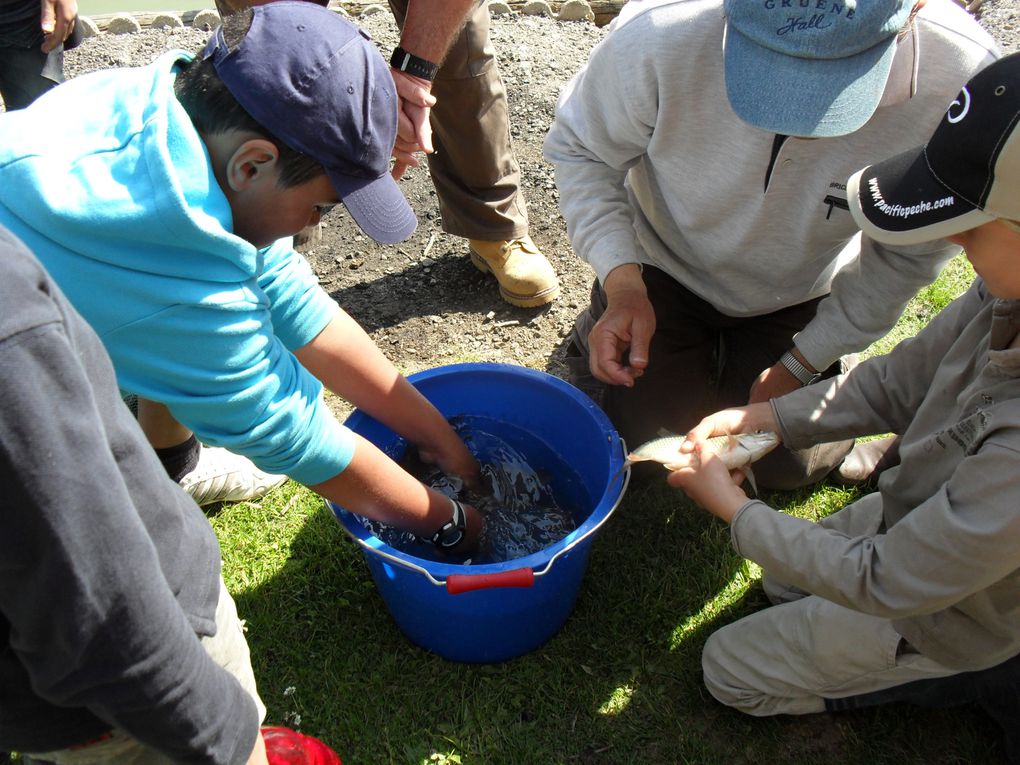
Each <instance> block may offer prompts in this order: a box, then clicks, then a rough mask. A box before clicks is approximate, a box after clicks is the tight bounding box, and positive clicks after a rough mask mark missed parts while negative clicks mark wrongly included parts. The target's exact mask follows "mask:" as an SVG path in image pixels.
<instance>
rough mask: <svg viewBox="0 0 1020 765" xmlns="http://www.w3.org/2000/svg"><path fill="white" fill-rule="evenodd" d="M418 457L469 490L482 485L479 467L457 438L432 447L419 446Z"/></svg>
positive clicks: (465, 446) (464, 445)
mask: <svg viewBox="0 0 1020 765" xmlns="http://www.w3.org/2000/svg"><path fill="white" fill-rule="evenodd" d="M450 432H451V433H453V431H452V430H451V431H450ZM418 457H419V458H420V459H421V461H422V462H424V463H425V464H426V465H435V466H436V467H438V468H439V469H440V470H442V471H443V472H444V473H446V474H447V475H453V476H457V477H458V478H460V479H461V480H462V481H464V485H465V486H466V487H467V488H469V489H478V488H479V487H480V486H481V485H482V468H481V465H479V464H478V460H476V459H475V456H474V455H473V454H472V453H471V452H470V451H469V450H468V448H467V445H466V444H465V443H464V442H463V441H462V440H461V439H460V438H459V437H457V436H455V437H454V438H452V439H449V440H447V441H444V442H442V443H437V444H434V445H425V444H419V445H418Z"/></svg>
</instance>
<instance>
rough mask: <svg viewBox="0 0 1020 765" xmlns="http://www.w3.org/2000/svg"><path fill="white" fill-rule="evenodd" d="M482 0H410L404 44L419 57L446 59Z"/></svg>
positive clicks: (405, 47) (404, 31) (436, 61)
mask: <svg viewBox="0 0 1020 765" xmlns="http://www.w3.org/2000/svg"><path fill="white" fill-rule="evenodd" d="M477 3H478V0H410V2H409V3H408V4H407V17H406V18H405V20H404V27H403V29H402V30H401V33H400V47H401V48H403V49H404V50H406V51H407V52H408V53H412V54H414V55H415V56H418V58H423V59H425V60H426V61H431V62H432V63H434V64H440V63H442V61H443V59H444V58H445V57H446V53H447V51H448V50H449V49H450V45H451V43H452V42H453V38H454V37H456V36H457V33H458V32H459V31H460V29H461V27H462V26H464V22H465V21H466V20H467V17H468V14H469V13H470V12H471V10H472V9H473V8H474V7H475V5H477Z"/></svg>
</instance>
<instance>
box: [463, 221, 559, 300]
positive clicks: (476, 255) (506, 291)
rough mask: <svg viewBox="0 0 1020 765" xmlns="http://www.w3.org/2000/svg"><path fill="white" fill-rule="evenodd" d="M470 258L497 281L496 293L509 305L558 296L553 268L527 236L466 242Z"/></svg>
mask: <svg viewBox="0 0 1020 765" xmlns="http://www.w3.org/2000/svg"><path fill="white" fill-rule="evenodd" d="M468 245H469V253H470V256H471V262H472V263H474V264H475V267H476V268H477V269H478V270H479V271H481V272H482V273H491V274H492V275H493V276H495V277H496V281H498V282H499V294H500V295H501V296H502V297H503V299H504V300H505V301H506V302H508V303H509V304H510V305H515V306H517V307H518V308H535V307H537V306H540V305H545V304H546V303H551V302H552V301H554V300H555V299H556V298H558V297H559V296H560V283H559V280H558V279H557V278H556V271H555V270H553V267H552V264H550V263H549V261H548V260H546V257H545V255H543V254H542V251H541V250H539V249H538V246H537V245H536V244H535V243H534V242H533V241H531V237H530V236H522V237H520V238H518V239H511V240H510V241H508V242H483V241H481V240H479V239H471V240H469V242H468Z"/></svg>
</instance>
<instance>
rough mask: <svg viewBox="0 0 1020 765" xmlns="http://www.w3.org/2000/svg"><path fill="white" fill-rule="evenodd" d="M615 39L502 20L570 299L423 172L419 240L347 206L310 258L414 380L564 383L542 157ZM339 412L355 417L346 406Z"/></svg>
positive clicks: (540, 197)
mask: <svg viewBox="0 0 1020 765" xmlns="http://www.w3.org/2000/svg"><path fill="white" fill-rule="evenodd" d="M975 15H976V16H977V17H978V18H979V20H980V21H981V23H982V24H983V25H985V27H986V28H988V29H989V30H990V31H991V32H992V34H993V35H994V36H995V37H996V39H997V40H998V41H999V42H1000V44H1001V45H1002V47H1003V50H1004V51H1006V52H1012V51H1015V50H1017V49H1018V47H1020V0H986V2H984V3H983V4H981V6H980V8H979V10H978V11H977V13H976V14H975ZM357 21H358V23H359V24H361V25H362V26H363V27H364V28H365V29H366V30H367V31H368V32H369V33H370V34H371V35H372V37H373V38H374V39H375V40H376V41H377V42H378V44H379V45H380V48H381V49H382V50H383V51H384V52H386V53H388V52H389V51H390V50H392V48H393V46H394V45H395V44H396V41H397V30H396V28H395V25H394V23H393V19H392V16H390V14H389V13H386V12H380V13H375V14H372V15H365V16H361V17H359V18H358V19H357ZM604 34H605V30H604V29H600V28H598V27H596V26H595V25H593V24H591V23H588V22H583V21H582V22H560V21H555V20H553V19H550V18H546V17H537V16H523V15H514V16H495V17H493V20H492V40H493V43H494V45H495V47H496V52H497V56H498V59H499V63H500V68H501V71H502V74H503V80H504V83H505V84H506V87H507V91H508V99H509V104H510V109H511V117H512V126H511V131H512V135H513V140H514V145H515V151H516V154H517V159H518V161H519V163H520V165H521V169H522V176H523V191H524V195H525V198H526V200H527V204H528V213H529V217H530V220H531V234H532V237H533V238H534V240H535V241H536V242H537V243H538V244H539V246H540V247H541V248H542V250H543V251H544V252H545V253H546V255H547V256H548V257H549V259H550V261H551V262H552V264H553V265H554V267H555V268H556V270H557V272H558V273H559V275H560V281H561V284H562V295H561V297H560V298H559V300H558V301H556V302H555V303H554V304H552V305H550V306H545V307H542V308H538V309H521V308H514V307H511V306H509V305H507V304H506V303H504V302H503V301H502V300H500V297H499V292H498V289H497V287H496V284H495V281H494V280H492V278H491V277H490V276H486V275H483V274H481V273H480V272H479V271H477V270H476V269H475V268H474V266H473V265H472V264H471V262H470V261H469V259H468V258H467V257H466V253H467V245H466V242H465V241H464V240H462V239H459V238H456V237H451V236H449V235H447V234H445V233H443V231H442V228H441V221H440V217H439V208H438V203H437V200H436V196H435V192H434V190H433V188H432V184H431V181H430V179H429V176H428V173H427V171H426V170H425V169H424V168H421V169H418V170H415V171H412V172H411V173H410V174H409V176H408V177H406V178H405V179H404V181H403V184H402V185H403V189H404V191H405V193H406V195H407V197H408V199H409V200H410V201H411V205H412V207H413V208H414V210H415V212H416V213H417V215H418V218H419V226H418V229H417V231H416V232H415V233H414V234H413V235H412V236H411V238H409V239H408V240H406V241H405V242H403V243H401V244H399V245H396V246H383V245H377V244H376V243H375V242H373V241H372V240H371V239H369V238H368V237H367V236H365V235H363V234H361V232H360V231H359V230H358V229H357V227H356V226H355V225H354V224H353V222H352V221H351V219H350V218H349V217H348V216H346V213H345V212H344V211H343V208H342V206H341V207H337V208H336V211H335V212H334V213H332V214H331V215H330V217H329V218H328V219H327V222H326V226H325V228H324V231H323V238H322V241H321V242H319V243H318V244H316V245H315V246H314V247H313V248H312V249H310V250H309V251H307V252H306V255H307V257H308V258H309V260H310V262H311V263H312V265H313V267H314V268H315V270H316V273H317V274H319V277H320V281H321V283H322V285H323V287H324V288H325V289H326V290H327V291H328V292H329V293H330V294H331V295H333V296H334V297H335V298H336V300H337V301H338V302H339V303H340V305H342V306H343V307H344V308H345V309H346V310H347V311H348V312H349V313H350V314H351V315H352V316H353V317H354V318H355V319H357V320H358V321H359V322H360V323H361V324H362V325H363V326H364V327H365V328H366V330H367V331H368V332H369V333H370V334H371V335H372V337H373V338H374V339H375V341H376V342H377V343H378V344H379V346H380V347H381V348H382V349H383V351H384V352H385V353H386V354H387V355H388V356H389V358H390V359H391V360H392V361H393V362H394V363H395V364H396V365H397V367H398V368H399V369H401V371H403V372H404V373H411V372H415V371H418V370H421V369H425V368H429V367H434V366H439V365H442V364H448V363H454V362H461V361H491V362H505V363H513V364H523V365H526V366H530V367H532V368H536V369H544V370H546V371H549V372H551V373H552V374H555V375H557V376H561V377H563V376H565V368H564V367H563V363H562V355H563V349H564V345H565V338H566V336H567V335H568V333H569V331H570V328H571V326H572V324H573V321H574V318H575V316H576V315H577V313H578V312H579V311H580V310H581V309H582V308H583V307H584V306H585V305H587V299H588V292H589V290H590V287H591V282H592V271H591V269H590V268H589V267H588V266H587V264H585V263H583V262H582V261H581V260H580V259H578V258H577V257H576V256H575V255H574V254H573V252H572V251H571V249H570V244H569V241H568V239H567V234H566V227H565V224H564V221H563V218H562V217H561V215H560V212H559V209H558V206H557V204H558V196H557V191H556V188H555V184H554V181H553V171H552V167H551V166H550V165H549V164H548V163H546V162H545V160H544V159H543V158H542V141H543V139H544V137H545V134H546V132H547V130H548V128H549V125H550V124H551V122H552V119H553V109H554V107H555V103H556V98H557V95H558V94H559V92H560V89H561V88H562V87H563V85H564V84H565V83H566V82H567V81H568V80H569V79H570V77H572V76H573V74H574V73H575V72H576V71H577V70H578V69H579V68H580V67H581V66H582V65H583V64H584V62H585V61H586V60H587V57H588V54H589V51H590V50H591V48H592V46H593V45H594V44H595V43H597V42H598V41H599V40H601V39H602V37H603V35H604ZM206 37H207V33H206V32H202V31H199V30H195V29H191V28H185V29H183V30H176V31H169V30H147V31H143V32H141V33H139V34H128V35H109V34H102V35H99V36H97V37H93V38H89V39H87V40H86V41H85V42H84V43H83V44H82V45H81V46H80V47H79V48H78V49H76V50H74V51H71V52H69V53H68V54H67V61H66V70H67V72H68V74H69V76H74V75H77V74H81V73H84V72H87V71H91V70H93V69H98V68H103V67H110V66H124V65H138V64H144V63H147V62H148V61H150V60H151V59H152V58H154V57H155V56H157V55H158V54H159V53H161V52H162V51H163V50H165V49H168V48H174V47H179V48H185V49H195V48H197V47H199V46H201V45H202V44H203V43H204V41H205V39H206ZM336 407H337V409H338V413H340V414H343V413H344V409H345V407H344V405H343V404H342V403H338V404H337V405H336Z"/></svg>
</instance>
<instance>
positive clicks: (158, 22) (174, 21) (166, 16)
mask: <svg viewBox="0 0 1020 765" xmlns="http://www.w3.org/2000/svg"><path fill="white" fill-rule="evenodd" d="M149 26H150V27H152V28H153V29H178V28H180V27H183V26H184V22H183V21H181V17H180V16H178V15H177V14H176V13H157V14H156V15H155V16H153V18H152V22H151V23H150V24H149Z"/></svg>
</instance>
